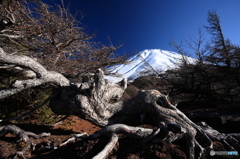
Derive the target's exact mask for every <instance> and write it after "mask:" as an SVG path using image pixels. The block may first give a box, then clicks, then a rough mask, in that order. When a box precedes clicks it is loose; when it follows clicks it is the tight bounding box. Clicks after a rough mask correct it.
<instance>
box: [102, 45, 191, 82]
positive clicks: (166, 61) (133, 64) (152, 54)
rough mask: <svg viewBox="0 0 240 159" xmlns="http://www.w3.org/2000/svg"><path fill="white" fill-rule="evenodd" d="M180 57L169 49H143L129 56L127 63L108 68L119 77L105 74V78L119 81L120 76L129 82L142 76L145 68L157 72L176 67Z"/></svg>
mask: <svg viewBox="0 0 240 159" xmlns="http://www.w3.org/2000/svg"><path fill="white" fill-rule="evenodd" d="M181 59H182V55H181V54H178V53H175V52H171V51H165V50H161V49H151V50H144V51H141V52H139V53H138V54H137V55H135V56H133V57H131V58H130V59H129V63H127V64H120V65H116V66H114V67H112V68H111V69H110V72H112V73H117V74H118V75H119V77H111V76H106V79H108V80H109V81H111V82H119V81H120V80H121V79H122V78H127V79H128V81H129V82H131V81H133V80H134V79H136V78H138V77H139V76H142V75H143V74H144V72H146V71H147V70H150V71H151V70H152V69H151V67H152V68H153V69H154V70H157V71H158V72H165V71H166V70H168V69H173V68H176V67H178V65H177V64H178V63H179V62H181ZM187 59H188V60H189V62H190V63H192V62H194V61H195V59H193V58H191V57H187Z"/></svg>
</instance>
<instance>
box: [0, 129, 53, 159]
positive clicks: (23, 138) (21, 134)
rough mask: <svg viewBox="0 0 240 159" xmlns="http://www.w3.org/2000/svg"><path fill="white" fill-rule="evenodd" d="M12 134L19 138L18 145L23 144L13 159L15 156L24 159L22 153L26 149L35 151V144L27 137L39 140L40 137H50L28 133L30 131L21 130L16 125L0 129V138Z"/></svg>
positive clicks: (46, 134) (43, 134)
mask: <svg viewBox="0 0 240 159" xmlns="http://www.w3.org/2000/svg"><path fill="white" fill-rule="evenodd" d="M8 133H10V134H13V135H15V136H16V137H18V138H19V141H18V143H20V142H21V143H22V144H24V146H23V148H22V150H21V151H18V152H17V153H16V155H15V157H14V158H16V157H17V156H20V157H22V158H24V152H25V151H26V150H28V149H31V148H32V149H33V150H34V149H35V144H34V143H33V142H32V141H31V140H30V139H29V137H34V138H41V137H46V136H50V135H51V134H50V133H45V132H44V133H41V134H39V135H37V134H35V133H33V132H30V131H24V130H22V129H21V128H19V127H17V126H16V125H7V126H4V127H2V128H1V129H0V137H1V136H4V135H6V134H8Z"/></svg>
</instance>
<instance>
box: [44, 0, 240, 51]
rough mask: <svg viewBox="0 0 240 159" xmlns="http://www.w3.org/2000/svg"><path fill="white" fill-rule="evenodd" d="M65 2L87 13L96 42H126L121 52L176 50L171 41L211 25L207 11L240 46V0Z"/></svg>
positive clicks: (45, 0) (93, 0)
mask: <svg viewBox="0 0 240 159" xmlns="http://www.w3.org/2000/svg"><path fill="white" fill-rule="evenodd" d="M53 1H54V2H59V0H53ZM44 2H46V3H49V1H47V0H44ZM64 3H65V4H68V3H70V8H71V10H72V11H75V10H80V11H81V12H82V13H84V15H85V17H84V19H83V20H82V23H83V24H85V25H86V26H87V27H86V31H88V32H89V33H92V32H95V31H96V35H97V37H96V38H95V39H94V40H95V41H97V42H102V43H103V44H106V43H108V42H107V36H110V37H111V40H112V43H113V44H114V45H118V44H120V43H122V42H124V44H125V45H124V46H123V47H122V48H121V49H120V50H119V51H118V52H119V53H121V52H124V51H125V52H127V53H134V52H136V51H142V50H144V49H163V50H169V51H172V50H173V49H172V48H171V46H170V45H169V40H170V39H171V38H174V39H175V41H176V42H179V41H180V40H181V39H182V38H184V37H189V36H190V35H191V34H193V35H197V32H198V28H199V27H202V26H203V25H205V26H206V25H208V23H207V12H208V10H213V9H215V10H216V11H217V13H218V15H219V17H220V19H221V24H222V29H223V31H224V35H225V37H226V38H229V39H230V40H232V42H233V43H235V44H240V31H239V30H240V0H64ZM203 31H205V29H203ZM206 38H209V37H208V36H207V33H206Z"/></svg>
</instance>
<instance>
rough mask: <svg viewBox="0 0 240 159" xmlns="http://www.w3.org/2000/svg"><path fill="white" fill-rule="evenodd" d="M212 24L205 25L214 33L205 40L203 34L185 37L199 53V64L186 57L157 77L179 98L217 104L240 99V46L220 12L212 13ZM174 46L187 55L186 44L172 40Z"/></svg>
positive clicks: (187, 42) (210, 14) (171, 94)
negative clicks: (228, 32)
mask: <svg viewBox="0 0 240 159" xmlns="http://www.w3.org/2000/svg"><path fill="white" fill-rule="evenodd" d="M208 23H209V26H206V27H205V28H206V29H207V31H208V32H209V33H210V34H211V35H212V38H211V41H209V42H207V43H206V44H205V43H204V39H203V33H202V31H201V30H199V37H198V38H196V37H191V38H189V39H185V44H186V45H187V47H188V48H191V49H192V50H193V52H194V53H195V54H196V55H197V57H198V59H197V61H196V62H195V63H192V62H190V61H188V59H187V58H186V57H185V56H183V58H182V62H181V64H180V65H179V68H178V69H173V70H169V71H167V72H166V73H164V74H159V75H160V77H161V78H159V79H157V80H159V81H161V82H162V84H164V85H165V87H164V88H165V89H167V92H168V93H169V94H170V96H173V97H175V98H179V100H182V101H184V100H192V101H203V100H204V101H210V102H211V103H215V104H219V103H221V104H223V103H228V104H229V103H230V102H231V103H232V104H234V103H235V104H236V102H239V101H240V47H239V46H237V45H234V44H232V43H231V41H230V40H229V39H226V38H225V37H224V34H223V30H222V27H221V23H220V18H219V16H218V15H217V13H216V11H214V10H213V11H209V12H208ZM171 45H172V46H174V48H175V49H176V50H177V51H178V52H179V53H181V54H183V55H185V54H186V53H185V52H184V49H183V47H182V44H179V45H178V44H176V43H175V42H174V41H171Z"/></svg>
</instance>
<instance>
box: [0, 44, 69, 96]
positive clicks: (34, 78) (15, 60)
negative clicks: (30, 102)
mask: <svg viewBox="0 0 240 159" xmlns="http://www.w3.org/2000/svg"><path fill="white" fill-rule="evenodd" d="M0 64H3V65H15V66H16V67H17V68H18V70H21V73H20V75H21V76H22V77H25V79H22V80H16V81H14V82H13V83H12V84H11V85H10V86H9V87H7V88H5V89H1V90H0V99H4V98H6V97H9V96H11V95H13V94H16V93H19V92H20V91H22V90H25V89H28V88H32V87H36V86H40V85H43V84H46V83H53V84H56V85H59V86H69V85H70V83H69V80H68V79H66V78H65V77H64V76H62V75H61V74H59V73H57V72H53V71H48V70H46V69H45V68H44V67H43V66H42V65H41V64H40V63H38V62H37V61H35V60H34V59H32V58H30V57H28V56H23V55H11V54H6V53H5V52H4V50H3V49H2V48H0ZM16 67H15V69H12V72H13V73H16V72H14V71H16V69H17V68H16ZM23 68H24V69H26V70H24V69H23Z"/></svg>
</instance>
